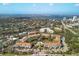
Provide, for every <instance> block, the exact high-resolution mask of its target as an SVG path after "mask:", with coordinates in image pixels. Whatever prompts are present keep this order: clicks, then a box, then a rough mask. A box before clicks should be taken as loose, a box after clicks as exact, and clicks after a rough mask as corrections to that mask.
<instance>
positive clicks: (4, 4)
mask: <svg viewBox="0 0 79 59" xmlns="http://www.w3.org/2000/svg"><path fill="white" fill-rule="evenodd" d="M9 4H10V3H2V5H3V6H6V5H9Z"/></svg>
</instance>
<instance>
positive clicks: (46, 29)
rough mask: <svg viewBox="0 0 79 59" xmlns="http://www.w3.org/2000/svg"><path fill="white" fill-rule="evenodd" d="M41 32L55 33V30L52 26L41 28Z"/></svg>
mask: <svg viewBox="0 0 79 59" xmlns="http://www.w3.org/2000/svg"><path fill="white" fill-rule="evenodd" d="M39 31H40V32H42V33H43V32H47V33H53V32H54V31H53V30H51V29H50V28H41V29H40V30H39Z"/></svg>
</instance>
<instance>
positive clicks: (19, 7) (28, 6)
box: [0, 3, 79, 15]
mask: <svg viewBox="0 0 79 59" xmlns="http://www.w3.org/2000/svg"><path fill="white" fill-rule="evenodd" d="M0 14H62V15H72V14H73V15H78V14H79V4H77V3H0Z"/></svg>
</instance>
